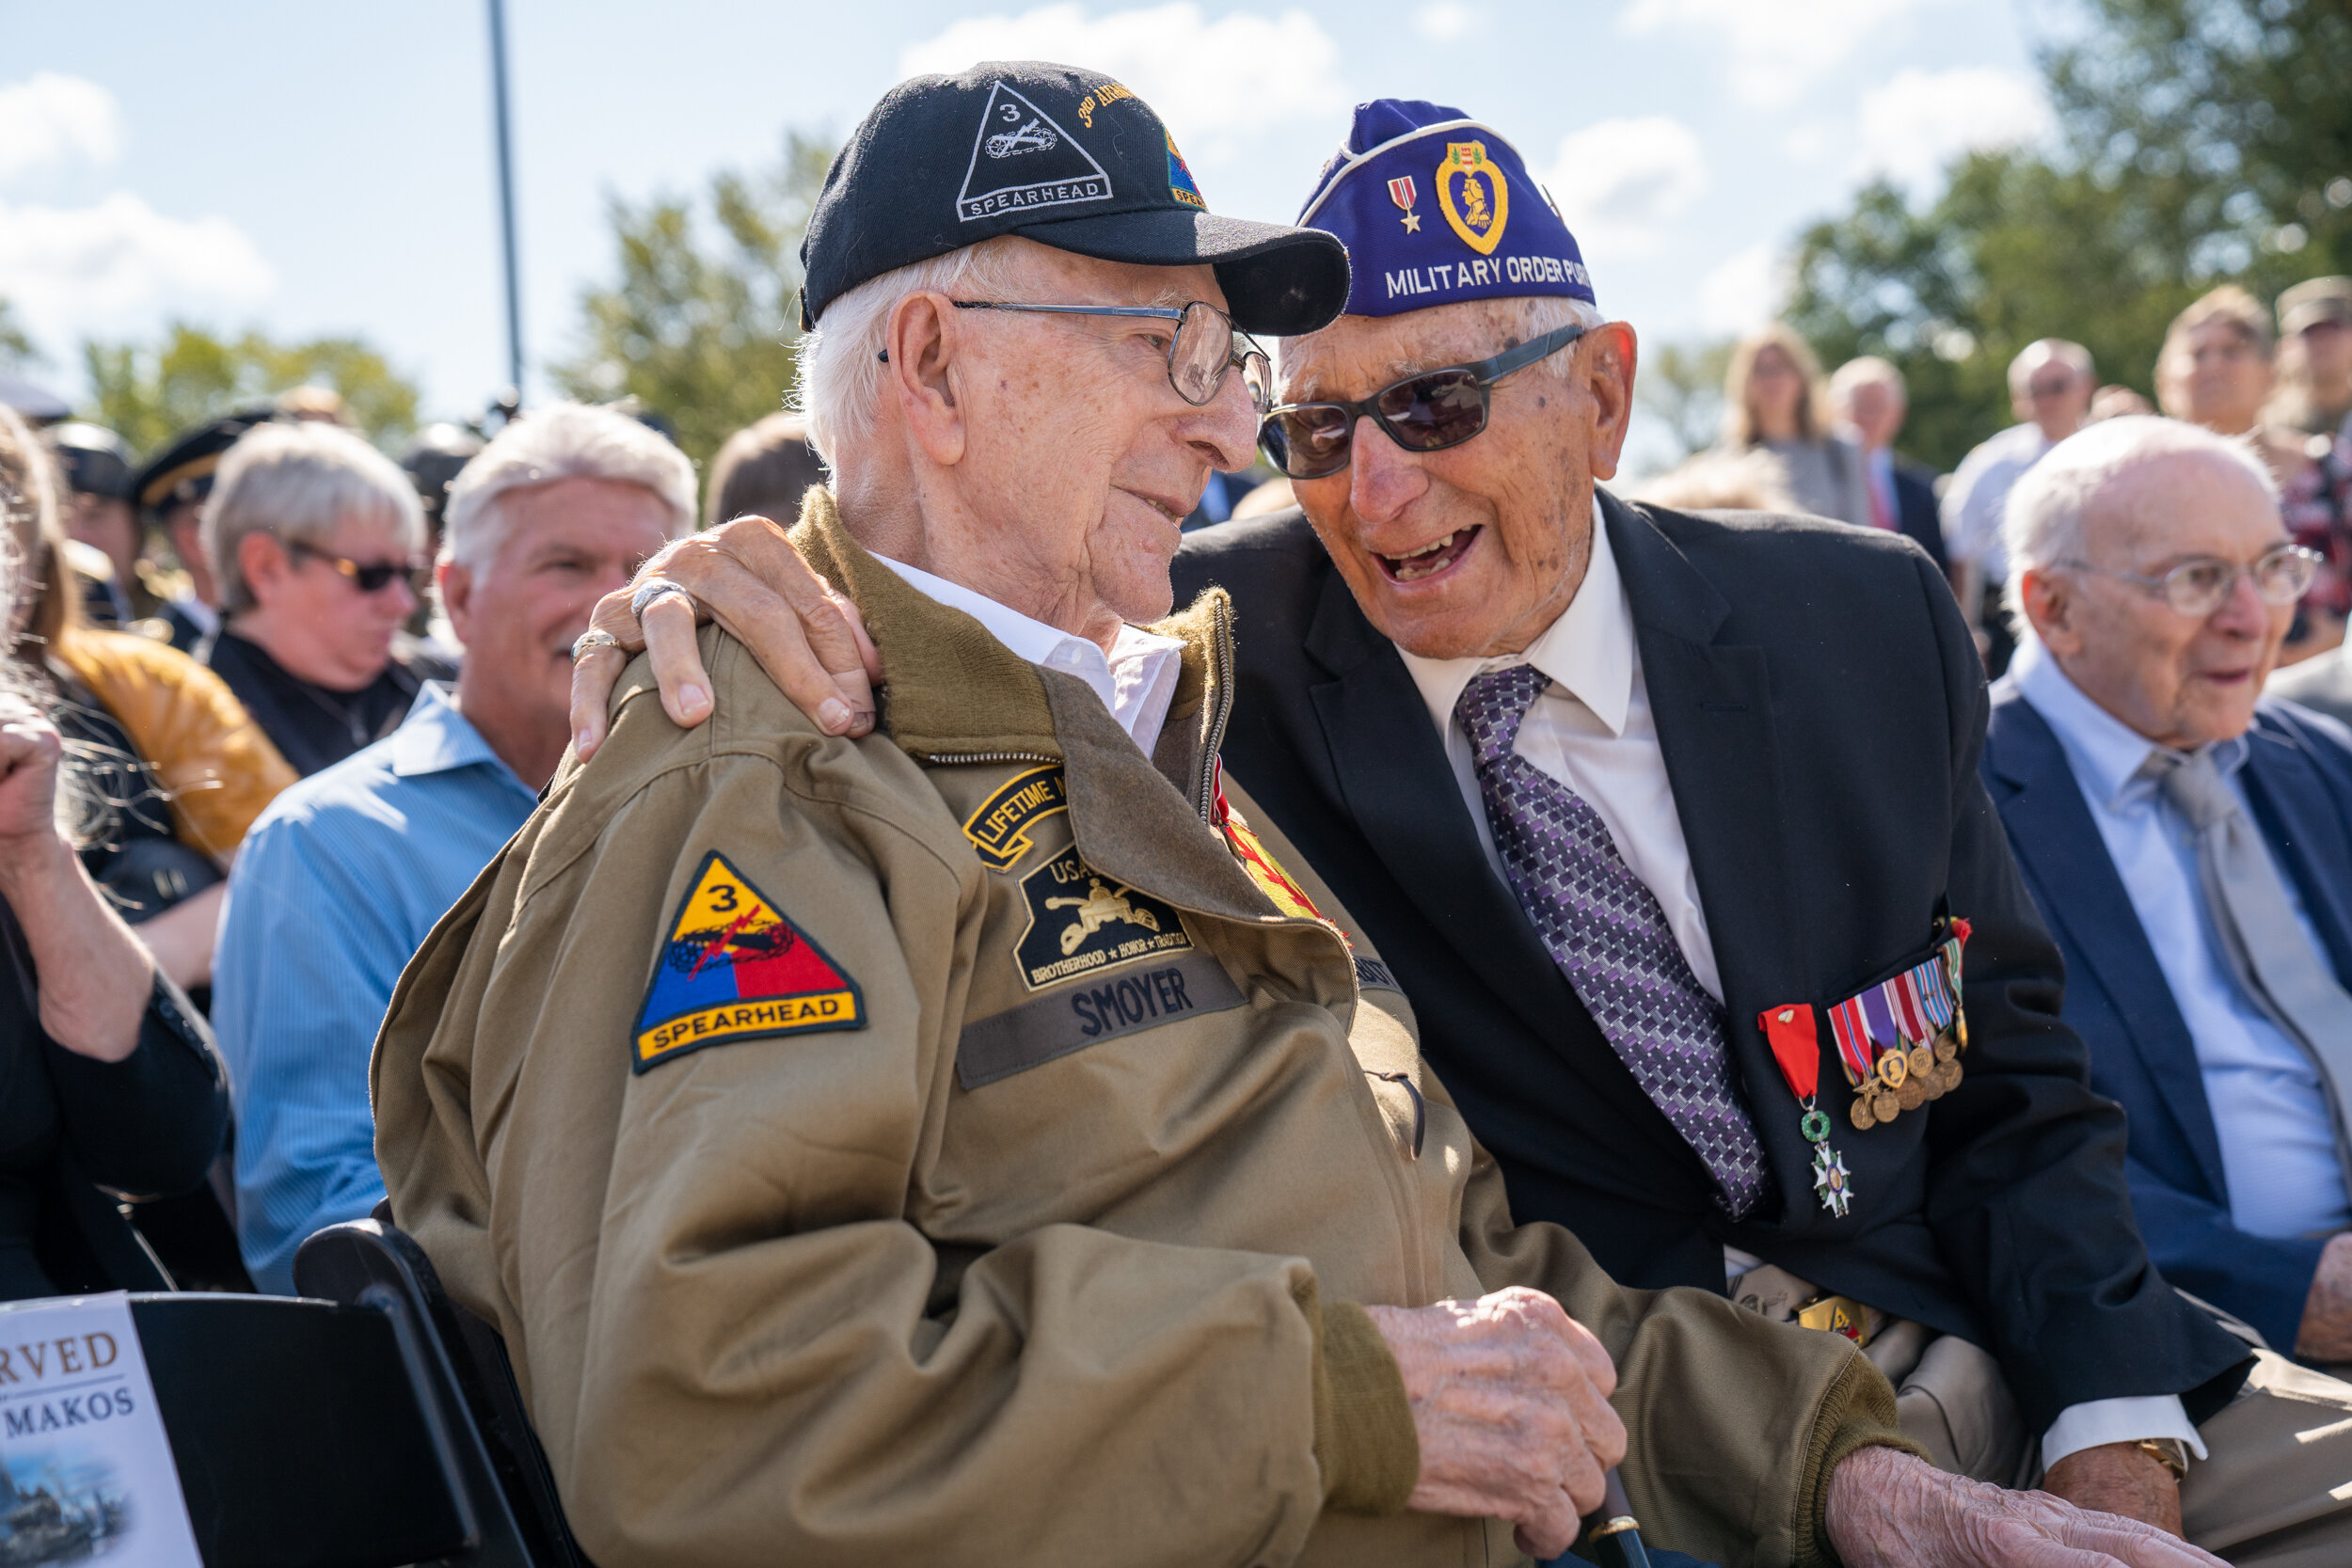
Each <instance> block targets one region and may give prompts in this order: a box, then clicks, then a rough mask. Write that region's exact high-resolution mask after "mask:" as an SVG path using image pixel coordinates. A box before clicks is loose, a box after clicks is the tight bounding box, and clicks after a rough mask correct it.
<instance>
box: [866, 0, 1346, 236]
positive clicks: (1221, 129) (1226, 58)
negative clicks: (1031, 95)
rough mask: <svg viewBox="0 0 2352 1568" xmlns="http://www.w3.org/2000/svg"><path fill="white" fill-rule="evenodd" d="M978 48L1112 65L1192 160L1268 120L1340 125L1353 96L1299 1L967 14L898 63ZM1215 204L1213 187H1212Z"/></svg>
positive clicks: (1221, 154) (905, 66) (963, 60)
mask: <svg viewBox="0 0 2352 1568" xmlns="http://www.w3.org/2000/svg"><path fill="white" fill-rule="evenodd" d="M980 60H1057V61H1060V62H1062V63H1064V64H1067V65H1078V66H1085V67H1087V68H1088V69H1089V70H1093V71H1104V72H1106V73H1108V74H1109V75H1111V76H1112V77H1115V78H1116V79H1118V80H1119V81H1120V82H1122V83H1124V84H1125V85H1126V86H1128V87H1133V88H1134V89H1135V90H1136V92H1137V93H1139V94H1141V95H1142V96H1143V98H1144V99H1145V101H1146V102H1148V103H1150V104H1151V105H1152V108H1153V109H1155V110H1157V111H1158V113H1159V116H1160V118H1161V119H1164V120H1166V121H1167V122H1168V130H1169V132H1170V133H1171V134H1172V135H1174V136H1175V138H1176V142H1177V145H1178V146H1179V147H1182V148H1183V149H1184V152H1185V154H1186V157H1187V159H1188V160H1189V161H1191V162H1192V163H1194V164H1195V165H1198V164H1200V163H1201V162H1203V161H1206V162H1210V163H1214V162H1216V161H1217V160H1219V159H1221V158H1225V157H1230V156H1233V155H1236V154H1239V153H1241V152H1243V151H1245V150H1248V148H1249V147H1250V146H1251V144H1252V143H1253V141H1255V140H1256V139H1257V138H1258V137H1259V136H1260V135H1261V133H1262V132H1263V130H1264V129H1265V128H1266V127H1268V126H1270V125H1274V124H1278V123H1283V122H1289V121H1295V120H1323V121H1326V122H1327V123H1329V124H1330V125H1331V127H1332V130H1333V131H1334V133H1335V135H1334V136H1333V138H1332V139H1333V141H1334V142H1336V141H1337V140H1338V136H1337V135H1336V133H1337V132H1338V131H1339V130H1340V129H1341V124H1340V121H1341V119H1342V117H1343V116H1344V115H1345V114H1346V112H1347V109H1348V107H1349V105H1351V104H1352V103H1354V102H1355V99H1354V96H1353V95H1352V94H1351V93H1350V92H1349V91H1348V90H1347V87H1346V86H1345V84H1343V82H1342V81H1341V79H1340V51H1339V45H1338V44H1337V43H1336V42H1334V41H1333V40H1332V38H1331V35H1330V34H1328V33H1327V32H1325V31H1324V30H1323V24H1321V23H1319V22H1317V21H1316V20H1315V19H1314V17H1313V16H1311V15H1310V14H1309V13H1308V12H1306V11H1303V10H1290V11H1284V12H1282V13H1280V14H1279V15H1247V14H1243V13H1239V12H1236V13H1234V14H1232V15H1230V16H1226V17H1221V18H1219V19H1218V20H1217V21H1215V22H1211V21H1209V20H1208V19H1207V18H1206V17H1204V16H1203V15H1202V14H1201V11H1200V7H1199V6H1198V5H1195V4H1193V3H1192V0H1175V3H1173V4H1170V5H1164V6H1155V7H1152V8H1150V9H1148V10H1129V11H1112V12H1109V13H1107V14H1105V15H1103V16H1089V15H1088V14H1087V12H1086V9H1085V8H1083V7H1081V6H1078V5H1074V4H1061V5H1051V6H1040V7H1038V8H1036V9H1034V10H1029V11H1024V12H1023V13H1022V14H1020V15H1019V16H981V17H970V18H966V19H965V20H963V21H961V22H958V23H956V24H953V25H952V26H950V27H948V28H947V30H946V32H943V33H941V34H940V35H939V36H938V37H936V38H933V39H930V40H926V41H924V42H921V43H916V44H911V45H909V46H908V47H907V48H906V49H905V50H903V51H901V52H900V54H899V55H898V70H899V71H900V72H901V74H903V75H907V76H914V75H919V74H922V73H924V72H926V71H945V72H950V73H952V72H954V71H961V70H963V69H964V68H966V67H967V66H970V65H973V64H975V63H976V62H977V61H980ZM1208 195H1209V199H1210V201H1211V203H1212V205H1214V204H1215V202H1216V192H1214V191H1211V192H1209V193H1208Z"/></svg>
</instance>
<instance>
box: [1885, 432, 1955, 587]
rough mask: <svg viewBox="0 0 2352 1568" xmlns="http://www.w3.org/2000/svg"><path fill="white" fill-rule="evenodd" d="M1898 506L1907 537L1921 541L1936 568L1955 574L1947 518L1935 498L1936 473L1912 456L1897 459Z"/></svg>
mask: <svg viewBox="0 0 2352 1568" xmlns="http://www.w3.org/2000/svg"><path fill="white" fill-rule="evenodd" d="M1895 506H1896V510H1897V511H1898V512H1899V513H1900V515H1901V519H1900V520H1901V525H1902V531H1903V537H1905V538H1907V539H1914V540H1916V541H1917V542H1918V545H1919V547H1920V548H1921V549H1923V550H1925V551H1927V552H1928V559H1929V560H1930V561H1932V562H1935V569H1936V570H1937V571H1939V572H1941V573H1943V574H1944V575H1945V576H1947V577H1949V576H1950V575H1951V562H1948V561H1947V560H1946V559H1945V556H1944V515H1943V509H1942V507H1941V506H1940V504H1939V503H1938V502H1937V500H1936V499H1935V470H1934V469H1933V468H1931V467H1927V466H1926V465H1924V464H1919V463H1914V462H1913V461H1912V460H1911V459H1910V458H1908V457H1897V458H1896V459H1895Z"/></svg>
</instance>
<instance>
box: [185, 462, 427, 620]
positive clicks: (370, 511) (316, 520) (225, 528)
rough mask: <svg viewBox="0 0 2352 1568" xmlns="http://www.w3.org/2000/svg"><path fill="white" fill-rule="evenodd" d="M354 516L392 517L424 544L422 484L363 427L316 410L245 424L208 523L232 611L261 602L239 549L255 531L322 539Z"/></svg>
mask: <svg viewBox="0 0 2352 1568" xmlns="http://www.w3.org/2000/svg"><path fill="white" fill-rule="evenodd" d="M354 520H358V521H369V522H389V523H390V524H391V525H392V526H394V527H395V528H397V529H398V530H399V531H400V533H401V536H402V538H403V539H404V540H405V541H406V543H407V546H408V548H409V549H411V550H420V549H422V548H423V547H424V508H423V506H422V505H421V503H420V502H419V501H418V499H417V489H416V486H415V485H414V484H412V483H409V481H408V476H407V475H406V474H405V473H402V472H401V471H400V467H399V466H398V465H397V464H395V463H393V461H392V460H391V459H390V458H389V457H387V456H385V455H384V454H383V453H382V452H380V451H376V450H375V449H374V448H373V447H372V446H370V445H368V443H367V442H366V441H364V440H362V439H361V438H360V437H358V436H355V435H353V434H352V433H351V432H350V431H348V430H345V429H343V428H342V427H341V426H340V425H332V424H326V423H323V422H321V421H318V420H300V421H296V422H294V423H289V424H276V423H272V424H262V425H256V426H254V427H253V428H252V429H251V430H249V431H246V433H245V434H244V435H243V436H239V437H238V438H237V444H236V445H235V446H232V447H230V449H229V452H228V455H227V456H225V457H223V458H222V459H221V462H220V472H219V475H218V477H217V478H216V479H215V482H214V484H213V493H212V495H211V497H210V498H209V499H207V500H206V501H205V503H204V514H203V520H202V522H201V524H200V527H199V538H200V539H201V540H202V541H203V547H204V555H205V558H206V559H207V560H209V561H210V562H212V563H213V576H214V578H215V580H216V581H217V582H218V583H219V585H220V595H221V609H222V610H223V611H225V612H226V613H228V614H230V615H235V614H238V613H240V612H242V611H244V610H250V609H252V608H253V604H254V599H253V589H252V586H251V585H250V584H249V583H247V582H246V580H245V572H244V569H243V568H242V567H241V566H240V565H239V564H238V559H237V558H238V554H239V546H240V545H242V544H243V543H244V540H245V537H246V534H248V533H266V534H269V535H271V536H272V537H273V538H276V539H278V540H281V541H283V542H285V543H287V544H302V545H310V546H320V545H323V544H324V543H325V542H326V540H327V539H328V538H329V537H331V536H332V535H333V533H334V531H335V530H336V529H337V528H338V527H339V526H341V525H342V524H343V523H345V522H349V521H354Z"/></svg>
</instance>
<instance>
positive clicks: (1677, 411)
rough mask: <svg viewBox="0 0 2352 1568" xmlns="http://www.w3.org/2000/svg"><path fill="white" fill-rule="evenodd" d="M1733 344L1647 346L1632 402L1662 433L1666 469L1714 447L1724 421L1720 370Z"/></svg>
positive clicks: (1727, 364)
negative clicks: (1667, 449) (1666, 442)
mask: <svg viewBox="0 0 2352 1568" xmlns="http://www.w3.org/2000/svg"><path fill="white" fill-rule="evenodd" d="M1731 348H1732V344H1731V340H1730V339H1728V338H1725V339H1723V340H1721V341H1715V342H1695V343H1667V344H1664V345H1663V346H1661V347H1659V348H1655V349H1652V348H1647V347H1645V349H1644V351H1643V354H1642V361H1641V373H1640V374H1639V375H1637V376H1636V377H1635V378H1634V382H1633V396H1634V401H1635V402H1636V403H1637V404H1639V405H1640V408H1641V411H1642V413H1643V414H1645V415H1646V416H1648V418H1647V419H1646V420H1645V421H1644V422H1645V423H1646V424H1648V425H1650V426H1651V428H1654V429H1657V430H1659V431H1661V433H1662V434H1663V435H1665V436H1667V438H1668V440H1669V443H1670V445H1671V447H1672V448H1673V450H1672V451H1671V452H1670V453H1669V454H1668V461H1667V463H1666V465H1665V466H1666V467H1673V465H1674V464H1675V463H1677V462H1680V461H1681V460H1682V459H1683V458H1686V457H1689V456H1690V455H1691V454H1692V453H1693V452H1697V451H1705V450H1706V449H1707V448H1708V447H1711V446H1713V445H1714V444H1715V438H1716V436H1719V435H1721V434H1722V431H1723V422H1724V371H1725V370H1727V369H1729V368H1730V365H1731Z"/></svg>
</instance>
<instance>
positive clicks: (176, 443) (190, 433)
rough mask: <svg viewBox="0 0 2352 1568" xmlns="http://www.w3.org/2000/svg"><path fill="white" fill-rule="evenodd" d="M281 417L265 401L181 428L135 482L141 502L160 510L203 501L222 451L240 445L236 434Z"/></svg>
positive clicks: (143, 469)
mask: <svg viewBox="0 0 2352 1568" xmlns="http://www.w3.org/2000/svg"><path fill="white" fill-rule="evenodd" d="M281 417H282V416H281V415H280V414H279V413H278V409H277V408H276V407H275V406H273V405H271V404H262V405H261V406H259V407H254V408H241V409H239V410H238V411H237V412H235V413H233V414H223V415H222V416H221V417H220V418H218V419H216V420H206V421H205V422H204V423H202V424H200V425H198V426H197V427H196V428H195V429H193V430H183V431H182V432H181V433H180V435H179V436H177V437H176V438H174V439H173V441H172V443H171V445H169V446H167V447H166V448H165V449H164V450H163V451H161V452H159V453H157V454H156V455H155V456H153V457H151V458H150V459H149V460H148V464H147V467H144V468H141V469H140V470H139V473H138V477H137V478H136V479H135V480H134V481H132V484H133V487H134V489H135V493H136V495H137V498H138V503H139V505H140V506H142V507H144V508H145V509H147V510H148V511H151V512H161V511H162V510H164V509H165V508H166V507H168V506H178V505H181V504H183V502H187V501H200V500H202V499H204V498H205V497H207V496H209V495H211V494H212V493H213V471H214V470H215V469H216V468H218V467H220V460H221V456H222V454H223V453H225V452H227V451H228V450H229V449H230V447H233V446H235V445H236V444H237V437H238V436H243V435H244V434H245V433H246V431H248V430H251V429H252V428H253V427H254V426H255V425H258V424H267V423H269V422H270V421H271V420H276V419H279V418H281Z"/></svg>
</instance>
